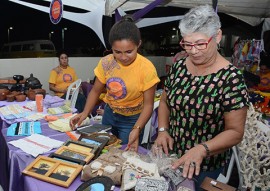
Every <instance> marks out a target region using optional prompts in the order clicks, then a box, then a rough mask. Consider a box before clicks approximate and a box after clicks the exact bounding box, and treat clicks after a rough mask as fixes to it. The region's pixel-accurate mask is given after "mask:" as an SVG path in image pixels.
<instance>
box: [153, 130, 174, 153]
mask: <svg viewBox="0 0 270 191" xmlns="http://www.w3.org/2000/svg"><path fill="white" fill-rule="evenodd" d="M173 142H174V141H173V138H172V137H171V136H170V135H169V133H168V132H167V131H164V132H159V133H158V137H157V139H156V141H155V143H154V147H156V148H162V150H163V151H164V153H165V154H166V155H168V154H169V150H173ZM159 150H160V149H159ZM159 152H160V151H159Z"/></svg>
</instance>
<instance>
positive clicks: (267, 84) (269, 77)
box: [258, 72, 270, 91]
mask: <svg viewBox="0 0 270 191" xmlns="http://www.w3.org/2000/svg"><path fill="white" fill-rule="evenodd" d="M260 78H261V82H260V83H259V84H258V89H259V90H261V91H264V90H270V72H268V73H267V74H263V75H260Z"/></svg>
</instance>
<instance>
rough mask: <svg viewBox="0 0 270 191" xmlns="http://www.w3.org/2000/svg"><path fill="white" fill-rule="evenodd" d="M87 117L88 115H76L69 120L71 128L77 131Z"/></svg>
mask: <svg viewBox="0 0 270 191" xmlns="http://www.w3.org/2000/svg"><path fill="white" fill-rule="evenodd" d="M86 117H87V115H86V114H84V113H79V114H77V115H75V116H74V117H72V118H71V119H70V120H69V126H70V127H71V129H72V130H75V129H76V128H77V126H80V125H81V123H82V122H83V120H85V119H86Z"/></svg>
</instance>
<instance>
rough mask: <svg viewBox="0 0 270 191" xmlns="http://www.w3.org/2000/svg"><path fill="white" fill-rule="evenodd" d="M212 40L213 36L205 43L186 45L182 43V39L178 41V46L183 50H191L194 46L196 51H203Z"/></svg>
mask: <svg viewBox="0 0 270 191" xmlns="http://www.w3.org/2000/svg"><path fill="white" fill-rule="evenodd" d="M212 39H213V36H211V37H210V38H209V40H208V41H207V42H199V43H194V44H192V43H186V42H184V39H182V40H181V41H180V45H181V46H182V48H183V49H185V50H191V49H192V47H193V46H194V47H195V48H196V49H197V50H204V49H206V48H207V45H208V44H209V43H210V41H211V40H212Z"/></svg>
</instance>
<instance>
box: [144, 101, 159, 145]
mask: <svg viewBox="0 0 270 191" xmlns="http://www.w3.org/2000/svg"><path fill="white" fill-rule="evenodd" d="M159 102H160V100H158V101H155V102H154V107H153V112H154V111H155V110H156V109H157V108H158V106H159ZM152 117H153V114H152V115H151V117H150V119H149V120H148V122H147V123H146V125H145V127H144V132H143V139H142V142H141V144H145V143H146V144H147V147H149V146H150V141H151V140H150V139H151V137H152V135H153V134H152V133H151V130H152Z"/></svg>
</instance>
